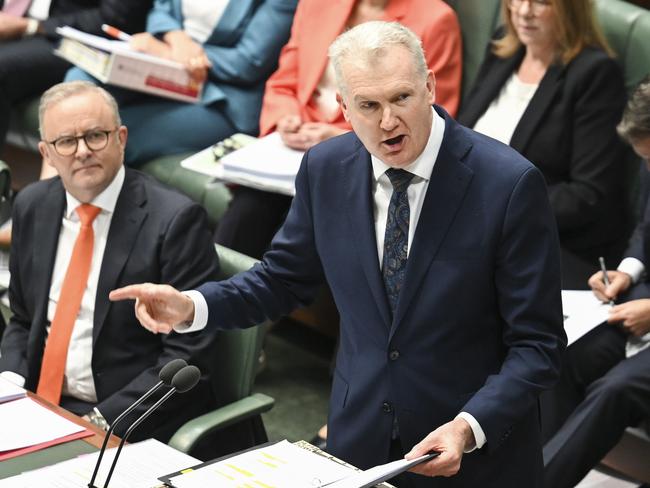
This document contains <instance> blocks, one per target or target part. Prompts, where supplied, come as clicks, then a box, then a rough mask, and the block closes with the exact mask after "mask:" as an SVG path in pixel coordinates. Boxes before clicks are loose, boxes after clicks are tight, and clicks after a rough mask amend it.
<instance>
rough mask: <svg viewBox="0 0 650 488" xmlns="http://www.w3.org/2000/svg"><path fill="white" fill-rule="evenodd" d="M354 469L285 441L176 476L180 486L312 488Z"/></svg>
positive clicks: (175, 479) (173, 480) (175, 482)
mask: <svg viewBox="0 0 650 488" xmlns="http://www.w3.org/2000/svg"><path fill="white" fill-rule="evenodd" d="M354 472H355V471H354V469H352V468H350V467H347V466H343V465H341V464H338V463H335V462H334V461H331V460H330V459H328V458H326V457H323V456H319V455H318V454H315V453H313V452H310V451H306V450H304V449H301V448H300V447H297V446H294V445H293V444H291V443H289V442H287V441H286V440H285V441H282V442H278V443H276V444H273V445H271V446H265V447H261V448H259V449H255V450H252V451H247V452H244V453H242V454H238V455H236V456H232V457H229V458H227V459H223V460H221V461H218V462H215V463H211V464H205V465H203V466H200V467H198V468H197V469H195V470H192V471H186V472H184V473H183V474H182V475H178V476H172V477H171V479H170V481H171V483H172V485H173V486H174V487H176V488H205V487H208V486H218V487H219V488H235V487H244V486H245V487H249V486H250V487H252V486H255V487H265V486H273V487H282V488H309V487H319V486H324V485H328V484H330V483H333V482H335V481H337V480H340V479H341V478H344V477H346V476H349V475H350V474H351V473H354Z"/></svg>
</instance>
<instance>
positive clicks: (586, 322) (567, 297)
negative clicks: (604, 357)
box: [562, 290, 612, 344]
mask: <svg viewBox="0 0 650 488" xmlns="http://www.w3.org/2000/svg"><path fill="white" fill-rule="evenodd" d="M611 308H612V307H611V305H609V304H607V303H602V302H601V301H600V300H598V299H597V298H596V297H595V296H594V294H593V292H591V291H587V290H562V311H563V313H564V331H565V332H566V335H567V340H568V343H569V344H572V343H574V342H575V341H577V340H578V339H580V338H581V337H582V336H583V335H585V334H586V333H587V332H589V331H590V330H591V329H593V328H595V327H597V326H599V325H600V324H602V323H603V322H605V321H606V320H607V317H608V316H609V310H610V309H611Z"/></svg>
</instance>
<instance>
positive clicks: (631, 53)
mask: <svg viewBox="0 0 650 488" xmlns="http://www.w3.org/2000/svg"><path fill="white" fill-rule="evenodd" d="M594 8H595V11H596V17H597V19H598V22H599V23H600V25H601V27H602V29H603V32H604V34H605V36H606V37H607V41H608V42H609V44H610V46H611V47H612V49H614V51H615V52H616V55H617V57H618V60H619V62H620V63H621V66H622V68H623V74H624V76H625V87H626V88H627V91H628V92H630V91H631V90H632V89H633V88H634V87H635V86H636V85H637V84H638V83H639V81H641V79H642V78H643V77H644V76H645V75H647V74H648V73H649V72H650V11H648V10H646V9H644V8H641V7H638V6H636V5H632V4H630V3H628V2H625V1H623V0H594Z"/></svg>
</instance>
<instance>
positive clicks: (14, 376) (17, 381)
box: [0, 371, 25, 388]
mask: <svg viewBox="0 0 650 488" xmlns="http://www.w3.org/2000/svg"><path fill="white" fill-rule="evenodd" d="M0 376H2V377H3V378H4V379H6V380H8V381H11V382H12V383H13V384H14V385H18V386H20V387H21V388H23V387H24V386H25V378H23V377H22V376H21V375H19V374H18V373H14V372H13V371H3V372H2V373H0Z"/></svg>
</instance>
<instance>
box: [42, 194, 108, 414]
mask: <svg viewBox="0 0 650 488" xmlns="http://www.w3.org/2000/svg"><path fill="white" fill-rule="evenodd" d="M100 211H101V209H100V208H99V207H95V206H93V205H90V204H88V203H84V204H82V205H80V206H79V207H77V215H79V220H80V222H81V227H80V228H79V234H78V235H77V240H76V241H75V243H74V248H73V249H72V256H71V257H70V263H69V264H68V269H67V271H66V272H65V278H64V279H63V286H62V288H61V295H60V296H59V302H58V303H57V305H56V311H55V312H54V319H53V320H52V325H51V327H50V334H49V336H48V338H47V342H46V344H45V352H44V353H43V364H42V366H41V376H40V378H39V379H38V388H37V389H36V393H37V394H39V395H40V396H42V397H43V398H45V399H47V400H49V401H50V402H52V403H56V404H58V403H59V401H60V399H61V388H62V387H63V374H64V372H65V363H66V358H67V356H68V345H69V343H70V336H71V335H72V329H73V328H74V323H75V321H76V320H77V315H78V314H79V307H81V298H82V297H83V294H84V290H85V289H86V284H87V282H88V274H89V273H90V263H91V261H92V257H93V243H94V240H95V236H94V233H93V220H95V217H97V215H98V214H99V212H100Z"/></svg>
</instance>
